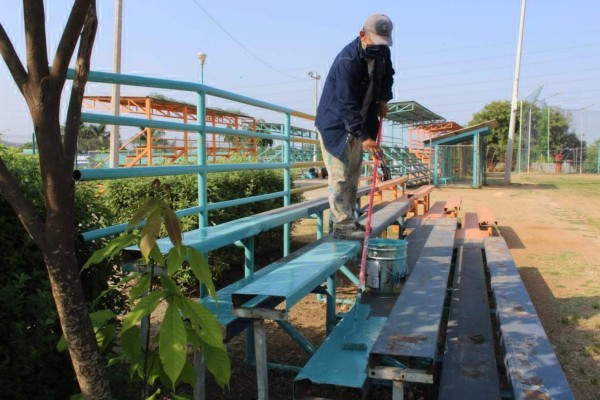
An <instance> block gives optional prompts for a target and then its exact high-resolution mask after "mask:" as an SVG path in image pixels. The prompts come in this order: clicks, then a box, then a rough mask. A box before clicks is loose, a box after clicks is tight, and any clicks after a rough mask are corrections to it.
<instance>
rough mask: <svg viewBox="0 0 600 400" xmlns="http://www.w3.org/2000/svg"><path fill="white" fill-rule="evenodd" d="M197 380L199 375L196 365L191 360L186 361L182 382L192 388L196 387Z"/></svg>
mask: <svg viewBox="0 0 600 400" xmlns="http://www.w3.org/2000/svg"><path fill="white" fill-rule="evenodd" d="M196 378H197V374H196V369H195V368H194V364H193V363H192V362H191V361H190V360H189V359H186V360H185V366H184V367H183V371H181V382H183V383H187V384H188V385H190V386H191V387H196Z"/></svg>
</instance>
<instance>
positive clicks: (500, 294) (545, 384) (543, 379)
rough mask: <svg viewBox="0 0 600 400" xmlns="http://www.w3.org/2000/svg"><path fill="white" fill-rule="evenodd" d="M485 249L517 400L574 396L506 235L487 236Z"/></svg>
mask: <svg viewBox="0 0 600 400" xmlns="http://www.w3.org/2000/svg"><path fill="white" fill-rule="evenodd" d="M484 248H485V257H486V260H487V266H488V269H489V273H490V284H491V289H492V292H493V298H494V300H495V303H496V318H497V321H498V325H499V328H500V335H501V337H500V339H501V344H502V348H503V352H504V364H505V367H506V374H507V377H508V380H509V383H510V385H511V387H512V392H513V397H514V399H552V400H572V399H574V396H573V393H572V392H571V389H570V387H569V384H568V382H567V379H566V377H565V375H564V372H563V370H562V368H561V366H560V363H559V362H558V359H557V358H556V354H554V350H553V348H552V345H551V344H550V341H549V340H548V337H547V336H546V332H545V331H544V328H543V326H542V323H541V322H540V320H539V318H538V315H537V313H536V311H535V308H534V307H533V304H532V303H531V299H530V298H529V294H528V293H527V290H526V289H525V286H524V285H523V281H522V280H521V276H520V275H519V271H518V270H517V267H516V265H515V262H514V261H513V258H512V256H511V254H510V251H509V249H508V246H507V245H506V242H505V241H504V238H502V237H488V238H485V239H484Z"/></svg>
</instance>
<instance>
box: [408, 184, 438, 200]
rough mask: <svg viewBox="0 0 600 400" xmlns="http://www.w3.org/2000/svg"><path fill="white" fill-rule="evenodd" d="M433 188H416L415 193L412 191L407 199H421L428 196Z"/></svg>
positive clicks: (427, 186)
mask: <svg viewBox="0 0 600 400" xmlns="http://www.w3.org/2000/svg"><path fill="white" fill-rule="evenodd" d="M434 187H435V186H433V185H425V186H421V187H420V188H418V189H417V190H415V191H412V192H410V193H408V194H407V195H408V198H409V199H410V198H413V197H414V198H421V197H423V196H425V195H428V194H429V193H431V191H432V190H433V188H434Z"/></svg>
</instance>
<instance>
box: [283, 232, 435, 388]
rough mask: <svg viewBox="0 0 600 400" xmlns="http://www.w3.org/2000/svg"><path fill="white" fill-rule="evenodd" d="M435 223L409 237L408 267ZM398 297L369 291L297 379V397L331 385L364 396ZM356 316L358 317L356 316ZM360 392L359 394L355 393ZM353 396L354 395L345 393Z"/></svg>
mask: <svg viewBox="0 0 600 400" xmlns="http://www.w3.org/2000/svg"><path fill="white" fill-rule="evenodd" d="M432 229H433V224H428V225H422V226H420V227H418V228H417V229H415V230H413V231H412V232H411V233H410V235H409V236H408V237H407V238H406V239H405V240H406V241H408V243H409V245H408V248H407V264H408V270H409V271H412V269H413V268H414V266H415V264H416V262H417V259H418V257H419V255H420V253H421V251H422V249H423V247H424V246H425V243H426V241H427V238H428V237H429V235H430V234H431V231H432ZM396 299H397V298H396V297H387V298H386V297H375V296H371V295H369V293H368V292H366V293H364V294H363V295H362V300H361V303H360V305H359V306H358V310H355V308H354V307H356V305H354V306H353V308H352V309H350V310H349V311H348V312H347V313H346V316H345V317H344V318H343V319H342V321H341V322H340V323H339V324H338V325H337V326H336V328H335V329H334V330H333V332H332V333H331V334H330V335H329V336H328V337H327V339H326V340H325V342H324V343H323V344H322V345H321V346H320V347H319V349H318V350H317V351H316V352H315V354H314V355H313V356H312V357H311V358H310V360H309V361H308V362H307V364H306V365H305V366H304V367H303V368H302V370H301V371H300V373H299V374H298V375H297V376H296V378H295V379H294V397H295V398H297V399H300V398H301V399H313V398H321V397H320V396H321V395H322V393H323V392H324V391H326V390H328V389H329V387H330V386H336V387H344V388H346V389H347V391H351V392H352V394H355V396H352V398H361V397H363V394H364V393H365V392H366V391H367V388H368V382H369V381H368V379H367V370H366V368H367V362H368V358H369V350H370V349H371V348H372V346H373V344H374V343H375V340H376V339H377V335H378V334H379V331H380V330H381V328H382V327H383V325H384V324H385V322H386V320H387V316H388V315H389V313H390V311H391V309H392V307H393V305H394V303H395V302H396ZM355 317H356V319H355ZM349 342H351V343H361V344H364V345H365V350H362V351H356V350H351V349H344V343H349ZM354 392H356V393H354ZM345 395H347V396H350V394H347V393H345Z"/></svg>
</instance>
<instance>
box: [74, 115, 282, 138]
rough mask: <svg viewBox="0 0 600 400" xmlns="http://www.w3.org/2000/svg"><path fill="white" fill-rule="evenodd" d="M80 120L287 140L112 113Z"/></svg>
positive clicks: (263, 134) (266, 135)
mask: <svg viewBox="0 0 600 400" xmlns="http://www.w3.org/2000/svg"><path fill="white" fill-rule="evenodd" d="M81 121H83V122H89V123H94V124H105V125H121V126H135V127H140V126H145V127H148V128H157V129H167V130H174V131H200V132H202V131H206V132H209V133H219V134H223V135H236V136H247V137H258V138H262V139H273V140H288V137H287V136H285V135H278V134H268V133H262V132H253V131H245V130H241V129H231V128H219V127H217V126H207V127H205V128H202V126H201V125H200V124H184V123H182V122H171V121H162V120H158V119H146V118H132V117H115V116H112V115H105V114H95V113H81Z"/></svg>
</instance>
